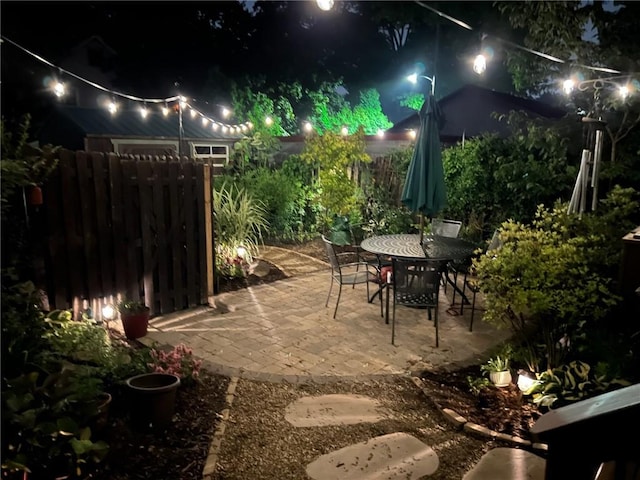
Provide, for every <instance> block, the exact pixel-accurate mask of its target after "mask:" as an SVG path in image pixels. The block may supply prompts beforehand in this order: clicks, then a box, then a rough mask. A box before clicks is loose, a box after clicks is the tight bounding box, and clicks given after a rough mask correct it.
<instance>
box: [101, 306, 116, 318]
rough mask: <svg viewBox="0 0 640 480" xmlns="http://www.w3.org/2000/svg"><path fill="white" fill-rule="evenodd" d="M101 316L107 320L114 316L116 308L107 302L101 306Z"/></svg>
mask: <svg viewBox="0 0 640 480" xmlns="http://www.w3.org/2000/svg"><path fill="white" fill-rule="evenodd" d="M102 318H104V319H105V320H107V321H108V320H113V319H114V318H116V309H115V308H114V307H113V305H112V304H110V303H107V304H106V305H105V306H104V307H102Z"/></svg>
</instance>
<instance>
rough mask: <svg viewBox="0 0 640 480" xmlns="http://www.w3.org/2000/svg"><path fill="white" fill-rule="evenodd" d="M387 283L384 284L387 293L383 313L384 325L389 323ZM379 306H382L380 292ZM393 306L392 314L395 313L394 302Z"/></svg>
mask: <svg viewBox="0 0 640 480" xmlns="http://www.w3.org/2000/svg"><path fill="white" fill-rule="evenodd" d="M389 288H390V287H389V284H388V283H387V284H386V286H385V289H386V291H387V295H386V309H385V315H384V323H385V324H386V325H389ZM380 308H382V294H380ZM393 308H394V314H395V302H394V304H393Z"/></svg>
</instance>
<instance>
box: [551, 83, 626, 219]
mask: <svg viewBox="0 0 640 480" xmlns="http://www.w3.org/2000/svg"><path fill="white" fill-rule="evenodd" d="M613 78H614V77H609V78H596V79H594V80H575V79H569V80H565V81H564V82H563V83H562V89H563V91H564V93H565V94H567V95H570V94H571V93H572V92H573V91H574V90H575V89H576V88H577V89H578V90H579V91H581V92H586V91H593V108H592V111H591V112H589V114H587V116H585V117H583V118H582V122H583V123H585V124H588V125H589V135H588V137H587V141H586V147H585V148H584V149H583V150H582V158H581V160H580V170H579V172H578V178H577V179H576V184H575V186H574V188H573V193H572V195H571V200H570V201H569V208H568V213H579V214H582V213H584V212H585V211H586V209H587V190H588V188H589V187H591V189H592V198H591V210H595V209H596V206H597V204H598V174H599V171H600V162H601V158H602V145H603V137H604V127H605V125H606V122H604V121H603V120H602V116H601V112H602V104H601V102H602V93H603V91H604V90H614V91H617V93H618V95H619V96H620V98H621V100H622V101H624V100H625V99H626V98H627V96H628V95H629V93H630V89H629V87H628V85H620V84H618V83H616V82H614V81H613ZM591 114H593V115H594V117H595V118H594V117H591V116H589V115H591ZM589 180H591V182H589Z"/></svg>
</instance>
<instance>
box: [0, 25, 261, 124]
mask: <svg viewBox="0 0 640 480" xmlns="http://www.w3.org/2000/svg"><path fill="white" fill-rule="evenodd" d="M0 38H1V39H2V42H7V43H9V44H11V45H13V46H14V47H16V48H18V49H20V50H21V51H23V52H24V53H26V54H28V55H30V56H32V57H33V58H35V59H36V60H38V61H39V62H42V63H44V64H45V65H47V66H49V67H51V68H54V69H56V70H58V71H59V72H60V73H63V74H65V75H68V76H70V77H73V78H75V79H77V80H80V81H81V82H84V83H86V84H87V85H90V86H92V87H94V88H96V89H98V90H102V91H103V92H107V93H109V94H111V95H115V96H118V97H122V98H126V99H128V100H132V101H134V102H141V103H143V104H144V103H154V104H161V103H162V104H166V103H170V102H177V101H184V104H185V106H186V107H188V108H190V109H191V110H193V111H195V112H196V115H198V116H200V117H202V118H206V119H207V121H209V122H211V123H212V124H215V125H218V126H224V127H227V128H229V129H232V130H235V131H238V129H241V130H244V128H245V127H247V126H248V124H249V123H250V122H245V123H242V124H234V125H232V124H228V123H224V122H220V121H218V120H215V119H212V118H210V117H209V116H207V115H205V114H204V113H202V112H200V111H198V110H197V109H196V108H194V107H193V106H192V105H190V104H188V103H186V101H185V100H186V99H185V98H184V97H182V96H181V95H174V96H172V97H166V98H143V97H137V96H135V95H129V94H127V93H122V92H118V91H115V90H111V89H109V88H106V87H103V86H102V85H99V84H97V83H95V82H92V81H91V80H87V79H86V78H83V77H81V76H80V75H77V74H75V73H73V72H70V71H69V70H65V69H64V68H62V67H59V66H58V65H55V64H54V63H52V62H50V61H49V60H47V59H46V58H43V57H41V56H40V55H38V54H37V53H34V52H32V51H30V50H28V49H27V48H25V47H23V46H22V45H19V44H18V43H16V42H14V41H13V40H11V39H9V38H7V37H5V36H4V35H0ZM191 100H192V101H194V102H197V100H196V99H194V98H192V99H191ZM204 103H206V104H208V102H204ZM249 128H250V127H249Z"/></svg>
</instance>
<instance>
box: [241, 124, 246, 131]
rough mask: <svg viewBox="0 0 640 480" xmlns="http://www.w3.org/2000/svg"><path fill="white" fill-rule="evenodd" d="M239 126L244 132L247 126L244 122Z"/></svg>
mask: <svg viewBox="0 0 640 480" xmlns="http://www.w3.org/2000/svg"><path fill="white" fill-rule="evenodd" d="M240 128H242V131H243V132H246V131H247V126H246V125H245V124H244V123H243V124H242V127H240Z"/></svg>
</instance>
